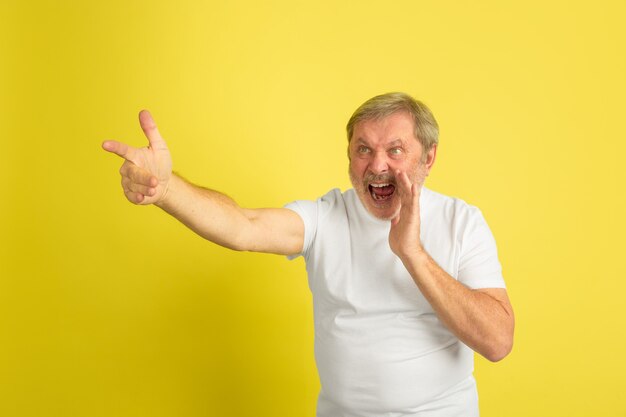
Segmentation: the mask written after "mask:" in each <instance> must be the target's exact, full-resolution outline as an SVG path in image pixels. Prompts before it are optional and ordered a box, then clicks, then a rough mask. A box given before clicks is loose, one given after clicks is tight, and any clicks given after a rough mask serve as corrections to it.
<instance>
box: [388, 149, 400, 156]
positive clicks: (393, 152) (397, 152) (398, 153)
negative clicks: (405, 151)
mask: <svg viewBox="0 0 626 417" xmlns="http://www.w3.org/2000/svg"><path fill="white" fill-rule="evenodd" d="M389 153H390V154H391V155H400V154H402V148H391V149H389Z"/></svg>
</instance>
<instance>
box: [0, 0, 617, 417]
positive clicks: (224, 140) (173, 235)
mask: <svg viewBox="0 0 626 417" xmlns="http://www.w3.org/2000/svg"><path fill="white" fill-rule="evenodd" d="M625 9H626V4H625V3H624V2H623V1H621V0H615V1H607V0H600V1H594V2H581V1H578V2H576V1H574V2H572V1H553V2H546V1H537V0H533V1H525V2H511V3H509V2H501V1H495V0H494V1H478V2H471V1H454V2H451V1H436V2H435V1H432V2H422V1H390V2H379V1H376V2H374V1H359V2H356V1H352V2H341V1H326V0H323V1H306V2H295V1H266V2H257V1H252V0H245V1H239V2H237V1H233V2H227V1H222V2H216V1H214V2H201V1H178V2H172V1H127V0H124V1H121V0H113V1H107V2H95V1H90V2H87V1H86V2H79V1H76V2H74V1H36V2H9V1H3V2H2V3H1V5H0V48H1V49H0V53H1V55H0V60H1V62H0V140H1V147H0V201H1V204H0V236H1V246H0V415H2V416H89V417H98V416H122V417H123V416H129V417H130V416H133V417H137V416H192V417H193V416H220V417H221V416H255V417H261V416H279V417H282V416H313V415H314V408H315V400H316V396H317V391H318V389H319V382H318V379H317V374H316V370H315V364H314V360H313V347H312V346H313V331H312V311H311V309H312V306H311V297H310V293H309V291H308V287H307V282H306V274H305V271H304V263H303V261H302V260H301V259H300V260H297V261H294V262H288V261H287V260H285V259H284V258H282V257H278V256H271V255H260V254H248V253H234V252H229V251H227V250H225V249H222V248H220V247H217V246H215V245H213V244H211V243H207V242H205V241H203V240H201V239H200V238H198V237H196V236H195V235H193V234H192V233H191V232H189V231H188V230H186V229H185V228H184V227H183V226H181V225H180V224H178V222H177V221H176V220H174V219H172V218H170V217H168V216H167V215H165V214H163V213H162V212H160V210H159V209H157V208H154V207H135V206H133V205H131V204H129V203H127V202H126V200H125V199H124V197H123V195H122V192H121V189H120V187H119V176H118V173H117V170H118V167H119V165H120V161H119V160H118V158H117V157H115V156H113V155H108V154H106V153H105V152H104V151H102V150H101V149H100V143H101V141H102V140H104V139H118V140H122V141H126V142H128V143H131V144H134V145H137V146H139V145H144V144H145V143H146V140H145V138H144V137H143V135H142V133H141V130H140V129H139V126H138V123H137V113H138V111H139V110H140V109H142V108H148V109H150V110H151V111H152V113H153V115H154V117H155V119H156V121H157V123H159V126H160V130H161V133H162V134H163V135H164V136H165V137H166V139H167V140H168V143H169V146H170V149H171V151H172V154H173V157H174V168H175V169H176V170H177V171H179V172H181V173H182V174H184V175H185V176H186V177H188V178H190V179H191V180H193V181H194V182H197V183H200V184H202V185H206V186H210V187H212V188H216V189H219V190H223V191H225V192H227V193H228V194H229V195H231V196H232V197H234V198H235V199H237V200H238V201H239V202H240V203H241V204H242V205H245V206H250V207H256V206H281V205H283V204H285V203H286V202H289V201H292V200H295V199H314V198H316V197H318V196H319V195H321V194H323V193H325V192H326V191H328V190H329V189H330V188H333V187H340V188H342V189H345V188H347V187H348V186H349V181H348V176H347V160H346V157H345V147H346V139H345V134H344V126H345V123H346V121H347V119H348V117H349V116H350V114H351V113H352V111H353V110H354V109H355V108H356V107H357V106H358V105H359V104H361V103H362V102H363V101H364V100H366V99H367V98H369V97H371V96H373V95H376V94H380V93H383V92H387V91H396V90H401V91H406V92H408V93H410V94H412V95H414V96H416V97H418V98H420V99H422V100H424V101H425V102H426V103H427V104H428V105H429V106H430V107H431V108H432V110H433V111H434V113H435V115H436V117H437V119H438V121H439V123H440V125H441V146H440V148H439V154H438V160H437V163H436V165H435V168H434V170H433V172H432V173H431V176H430V178H429V181H428V186H429V187H430V188H432V189H434V190H437V191H439V192H442V193H445V194H449V195H453V196H457V197H460V198H463V199H464V200H466V201H468V202H469V203H471V204H474V205H477V206H479V207H480V208H481V209H482V211H483V213H484V214H485V216H486V218H487V221H488V222H489V224H490V226H491V228H492V231H493V233H494V235H495V236H496V239H497V242H498V246H499V251H500V258H501V262H502V264H503V267H504V272H505V278H506V280H507V284H508V288H509V292H510V296H511V299H512V301H513V304H514V307H515V310H516V314H517V329H516V341H515V348H514V351H513V353H512V354H511V355H510V356H509V357H507V358H506V359H505V360H504V361H503V362H501V363H497V364H491V363H488V362H487V361H485V360H483V359H480V358H479V359H477V362H476V377H477V380H478V383H479V391H480V398H481V411H482V416H483V417H501V416H505V417H506V416H525V417H526V416H568V417H574V416H625V415H626V397H625V396H624V390H625V388H626V377H625V374H626V359H625V355H626V343H625V342H626V337H625V330H624V329H625V328H626V320H625V319H624V318H625V317H626V312H625V305H626V303H625V302H624V293H625V292H626V283H625V280H626V276H625V274H624V266H623V265H624V254H623V251H624V249H625V245H624V243H623V242H624V236H625V235H626V230H625V229H626V228H625V227H624V226H625V222H624V219H623V214H624V212H625V211H626V210H625V204H624V185H623V184H624V180H625V179H626V178H625V176H624V174H623V164H620V161H621V160H622V159H623V158H624V151H626V147H625V145H624V142H625V140H626V135H625V128H624V113H625V110H626V108H625V107H626V106H625V105H624V97H626V83H625V79H626V58H625V57H626V53H625V52H626V50H625V42H624V41H625V38H626V30H625V29H624V21H625V19H626V13H625V11H626V10H625Z"/></svg>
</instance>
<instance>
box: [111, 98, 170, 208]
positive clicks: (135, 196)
mask: <svg viewBox="0 0 626 417" xmlns="http://www.w3.org/2000/svg"><path fill="white" fill-rule="evenodd" d="M139 123H140V125H141V129H142V130H143V132H144V134H145V135H146V137H147V138H148V143H149V145H148V146H147V147H145V148H135V147H133V146H130V145H126V144H124V143H121V142H117V141H114V140H107V141H105V142H103V143H102V148H103V149H104V150H105V151H107V152H111V153H114V154H116V155H118V156H120V157H122V158H124V163H123V164H122V167H121V168H120V174H121V175H122V188H123V189H124V195H126V198H127V199H128V201H130V202H131V203H134V204H153V203H159V202H161V201H162V200H163V199H164V198H165V196H166V194H167V189H168V185H169V182H170V179H171V177H172V157H171V155H170V151H169V150H168V148H167V144H166V143H165V141H164V140H163V138H162V137H161V134H160V133H159V130H158V129H157V126H156V123H154V120H153V119H152V116H151V115H150V113H149V112H148V111H147V110H143V111H141V112H140V113H139Z"/></svg>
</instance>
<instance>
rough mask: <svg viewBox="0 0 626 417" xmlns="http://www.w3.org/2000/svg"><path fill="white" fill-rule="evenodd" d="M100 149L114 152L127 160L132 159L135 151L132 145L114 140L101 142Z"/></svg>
mask: <svg viewBox="0 0 626 417" xmlns="http://www.w3.org/2000/svg"><path fill="white" fill-rule="evenodd" d="M102 149H104V150H105V151H107V152H111V153H114V154H116V155H117V156H120V157H122V158H124V159H126V160H127V161H132V159H133V157H134V155H135V151H136V149H135V148H133V147H132V146H129V145H127V144H125V143H122V142H118V141H116V140H105V141H104V142H102Z"/></svg>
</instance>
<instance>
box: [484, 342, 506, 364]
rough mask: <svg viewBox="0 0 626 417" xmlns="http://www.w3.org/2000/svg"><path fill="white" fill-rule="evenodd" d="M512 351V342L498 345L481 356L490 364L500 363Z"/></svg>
mask: <svg viewBox="0 0 626 417" xmlns="http://www.w3.org/2000/svg"><path fill="white" fill-rule="evenodd" d="M511 350H513V340H511V342H510V343H504V344H499V345H497V346H493V347H491V349H489V351H488V352H485V353H484V354H483V356H484V357H485V358H486V359H487V360H489V361H490V362H500V361H501V360H502V359H504V358H506V357H507V356H508V355H509V353H511Z"/></svg>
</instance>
